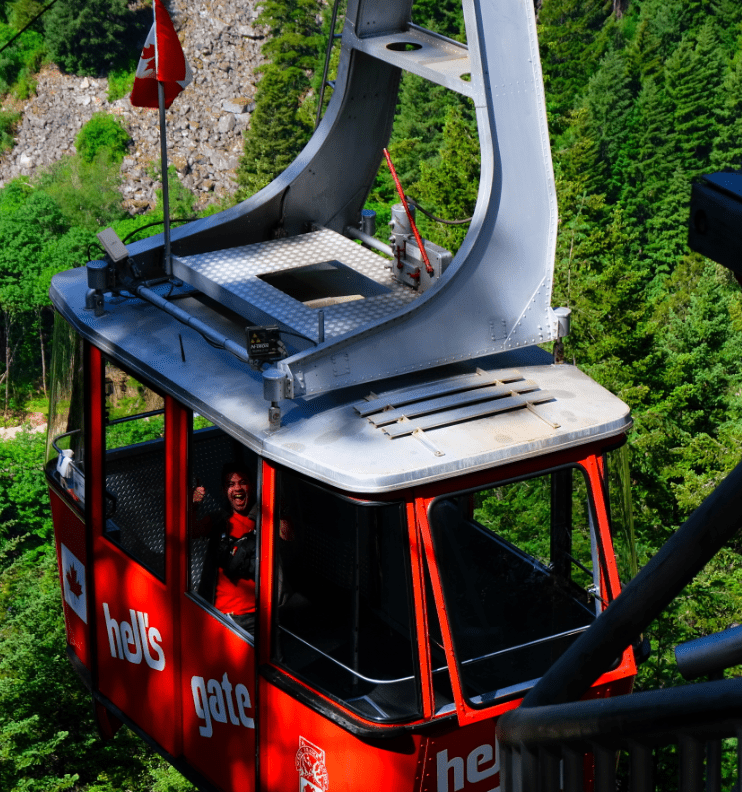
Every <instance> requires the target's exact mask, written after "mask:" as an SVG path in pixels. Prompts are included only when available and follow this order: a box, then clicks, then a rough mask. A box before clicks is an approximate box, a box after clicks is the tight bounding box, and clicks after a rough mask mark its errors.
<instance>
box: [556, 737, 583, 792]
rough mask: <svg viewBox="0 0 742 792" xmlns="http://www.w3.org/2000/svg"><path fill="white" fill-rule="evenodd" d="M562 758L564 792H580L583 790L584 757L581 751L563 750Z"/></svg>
mask: <svg viewBox="0 0 742 792" xmlns="http://www.w3.org/2000/svg"><path fill="white" fill-rule="evenodd" d="M562 757H563V760H564V792H582V790H583V789H584V788H585V755H584V754H583V753H582V751H577V750H575V749H573V748H565V749H564V751H563V752H562Z"/></svg>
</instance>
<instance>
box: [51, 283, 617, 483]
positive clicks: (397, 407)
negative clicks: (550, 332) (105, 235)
mask: <svg viewBox="0 0 742 792" xmlns="http://www.w3.org/2000/svg"><path fill="white" fill-rule="evenodd" d="M158 290H159V291H160V292H161V293H162V294H163V295H165V294H167V293H168V291H171V289H170V286H169V284H165V285H164V286H161V287H158ZM86 291H87V282H86V273H85V269H84V268H78V269H74V270H69V271H67V272H63V273H60V274H59V275H57V276H56V277H55V278H54V281H53V284H52V290H51V296H52V299H53V302H54V304H55V305H56V307H57V309H58V310H59V311H60V312H61V314H62V316H63V317H64V318H65V319H66V320H67V321H68V322H69V323H70V324H71V325H72V326H73V327H74V328H75V329H76V330H77V332H78V333H79V334H80V335H82V336H83V337H84V338H86V339H87V340H89V341H90V342H91V343H93V344H94V345H95V346H97V347H99V348H100V349H101V350H102V351H103V352H104V353H106V354H107V355H109V356H110V357H111V358H112V359H113V360H114V361H116V362H118V363H120V364H121V365H123V366H124V367H126V368H128V369H129V370H130V371H131V372H132V373H133V374H135V375H136V376H139V377H141V378H142V379H144V380H146V381H148V382H149V383H151V384H152V385H153V386H154V387H156V388H157V389H159V390H161V391H162V392H165V393H168V394H171V395H172V396H174V397H175V398H176V399H178V400H179V401H180V402H182V403H183V404H185V405H187V406H188V407H190V408H191V409H192V410H193V411H194V412H196V413H199V414H201V415H203V416H204V417H206V418H208V419H209V420H211V421H213V422H214V423H215V424H217V425H218V426H220V427H222V428H223V429H224V430H225V431H226V432H228V433H229V434H230V435H232V436H233V437H235V438H237V439H238V440H240V441H241V442H242V443H244V444H245V445H246V446H247V447H249V448H251V449H252V450H254V451H255V452H257V453H259V454H261V455H263V456H265V457H266V458H268V459H270V460H272V461H274V462H277V463H280V464H284V465H287V466H289V467H291V468H292V469H295V470H297V471H301V472H304V473H306V474H308V475H310V476H312V477H313V478H316V479H318V480H320V481H323V482H326V483H328V484H330V485H333V486H336V487H339V488H342V489H345V490H348V491H354V492H359V493H369V494H372V493H383V492H389V491H393V490H396V489H399V488H402V487H405V486H410V485H415V484H422V483H425V482H430V481H437V480H441V479H444V478H448V477H451V476H455V475H457V474H459V473H464V472H471V471H475V470H479V469H484V468H489V467H495V466H500V465H504V464H506V463H509V462H512V461H516V460H522V459H527V458H530V457H535V456H542V455H544V454H546V453H549V452H551V451H557V450H561V449H565V448H570V447H574V446H577V445H582V444H584V443H587V442H591V441H597V440H601V439H608V438H611V437H616V436H620V435H622V434H623V433H624V432H625V431H626V430H627V429H628V428H629V427H630V425H631V419H630V416H629V410H628V407H627V406H626V405H625V404H624V403H623V402H622V401H621V400H620V399H618V398H616V397H615V396H613V395H612V394H610V393H609V392H608V391H606V390H605V389H604V388H602V387H601V386H600V385H598V384H597V383H596V382H594V381H593V380H592V379H590V378H589V377H588V376H587V375H585V374H584V373H583V372H581V371H580V370H579V369H577V368H576V367H575V366H571V365H566V364H562V365H555V364H553V363H552V357H551V355H549V354H548V353H547V352H545V351H543V350H541V349H540V348H538V347H526V348H523V349H519V350H513V351H510V352H505V353H501V354H496V355H491V356H487V357H484V358H479V359H477V360H474V361H461V362H454V363H450V364H449V365H446V366H441V367H438V368H436V369H431V370H428V371H424V372H417V373H414V374H408V375H403V376H398V377H393V378H388V379H385V380H381V381H376V382H373V383H368V384H364V385H355V386H352V387H348V388H345V389H340V390H336V391H332V392H330V393H324V394H320V395H317V396H301V397H298V398H294V399H289V400H286V401H284V402H282V403H281V410H282V417H281V420H282V425H281V428H280V429H278V430H277V431H273V432H271V431H269V425H268V414H267V413H268V409H267V408H268V403H267V402H266V401H265V399H264V395H263V380H262V375H261V373H260V372H259V371H255V370H253V369H251V368H250V367H249V366H248V365H247V364H246V363H244V362H242V361H240V360H237V359H236V358H235V357H233V356H232V355H230V354H229V353H228V352H226V351H224V350H220V349H215V348H214V347H213V346H211V345H209V344H208V343H207V341H206V340H205V339H204V338H203V337H202V336H201V335H199V333H197V332H196V331H195V330H193V329H191V328H190V327H187V326H185V325H183V324H181V323H179V322H178V321H176V320H175V319H174V318H172V317H171V316H169V315H168V314H166V313H164V312H163V311H161V310H159V309H158V308H156V307H155V306H153V305H151V304H150V303H148V302H145V301H144V300H141V299H138V298H135V297H131V296H127V295H126V293H122V294H121V296H120V297H118V298H109V299H107V303H106V306H107V310H106V311H105V313H104V314H103V316H100V317H96V316H95V312H94V311H93V310H90V309H86V308H85V294H86ZM189 294H190V295H191V296H189ZM170 297H171V299H172V298H173V297H177V298H179V299H177V303H178V304H179V305H180V306H181V307H184V308H187V310H188V312H189V313H191V314H192V315H195V316H199V317H202V318H203V319H205V320H208V321H209V322H210V323H211V324H212V325H215V324H217V323H218V324H219V326H220V329H221V330H222V332H224V333H225V335H229V336H231V337H233V338H234V339H235V341H237V342H239V341H242V342H243V343H244V329H243V326H242V325H240V323H239V322H235V321H230V318H227V316H226V315H219V314H218V313H217V312H216V311H215V310H214V307H213V303H211V302H210V301H207V300H205V299H204V298H203V297H202V296H198V294H197V293H196V292H194V291H192V290H189V289H187V288H184V287H181V288H179V289H177V290H175V291H174V292H173V293H172V294H171V295H170ZM210 306H211V307H210ZM231 318H232V319H234V317H233V316H232V317H231ZM181 344H182V352H181ZM388 354H389V356H390V359H392V358H393V357H394V350H393V349H390V350H389V351H388Z"/></svg>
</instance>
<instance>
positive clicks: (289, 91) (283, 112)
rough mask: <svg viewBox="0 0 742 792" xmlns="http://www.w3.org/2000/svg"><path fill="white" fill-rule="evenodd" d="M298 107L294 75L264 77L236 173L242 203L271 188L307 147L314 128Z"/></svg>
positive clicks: (274, 72) (282, 73) (273, 73)
mask: <svg viewBox="0 0 742 792" xmlns="http://www.w3.org/2000/svg"><path fill="white" fill-rule="evenodd" d="M299 103H300V93H299V91H298V90H297V85H296V81H295V79H294V77H293V76H292V74H291V72H288V71H279V70H277V69H271V70H270V71H267V72H266V73H265V74H264V75H263V77H262V79H261V80H260V83H259V84H258V90H257V94H256V102H255V112H254V113H253V114H252V117H251V120H250V129H249V130H248V132H247V133H246V134H245V146H244V151H243V155H242V159H241V160H240V164H239V167H238V169H237V183H238V184H239V186H240V189H239V191H238V196H239V198H240V199H243V198H247V197H248V196H250V195H252V194H253V193H256V192H258V190H261V189H262V188H263V187H265V186H266V185H267V184H270V182H271V181H273V179H275V178H276V176H278V175H279V174H280V173H282V172H283V171H284V170H285V169H286V168H287V167H288V166H289V165H290V164H291V163H292V162H293V161H294V159H295V158H296V156H297V154H298V153H299V152H300V151H301V149H302V148H303V147H304V146H305V145H306V143H307V141H308V140H309V136H310V134H311V128H310V127H309V126H308V125H307V124H306V123H305V122H304V121H303V120H302V119H301V117H300V115H299Z"/></svg>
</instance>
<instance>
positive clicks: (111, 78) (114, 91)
mask: <svg viewBox="0 0 742 792" xmlns="http://www.w3.org/2000/svg"><path fill="white" fill-rule="evenodd" d="M136 70H137V67H136V64H130V65H129V66H125V67H122V68H114V69H111V70H110V71H109V72H108V95H107V96H108V101H109V102H115V101H116V100H117V99H123V97H124V96H128V95H129V94H130V93H131V89H132V88H133V87H134V75H135V74H136Z"/></svg>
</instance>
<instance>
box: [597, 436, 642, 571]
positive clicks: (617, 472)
mask: <svg viewBox="0 0 742 792" xmlns="http://www.w3.org/2000/svg"><path fill="white" fill-rule="evenodd" d="M605 463H606V467H607V470H608V493H609V499H608V501H609V503H610V508H611V521H610V522H611V536H612V538H613V550H614V552H615V554H616V566H617V567H618V577H619V579H620V581H621V583H622V584H624V585H625V584H626V583H628V582H629V581H630V580H631V579H632V578H633V577H634V576H635V575H636V573H637V571H638V564H637V561H636V543H635V539H634V516H633V512H632V508H631V477H630V474H629V447H628V445H626V444H624V445H622V446H620V447H619V448H616V449H614V450H612V451H608V452H607V453H606V455H605Z"/></svg>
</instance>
